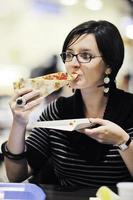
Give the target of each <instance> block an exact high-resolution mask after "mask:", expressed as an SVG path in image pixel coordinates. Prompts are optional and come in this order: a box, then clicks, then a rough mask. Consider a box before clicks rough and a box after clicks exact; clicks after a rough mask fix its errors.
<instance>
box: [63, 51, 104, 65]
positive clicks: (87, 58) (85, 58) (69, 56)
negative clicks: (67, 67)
mask: <svg viewBox="0 0 133 200" xmlns="http://www.w3.org/2000/svg"><path fill="white" fill-rule="evenodd" d="M60 56H61V58H62V60H63V62H71V61H72V60H73V57H74V56H75V57H76V59H77V60H78V62H79V63H89V62H91V60H92V59H94V58H96V57H102V56H100V55H99V56H92V55H90V54H89V53H88V52H83V53H78V54H73V53H70V52H62V53H61V54H60Z"/></svg>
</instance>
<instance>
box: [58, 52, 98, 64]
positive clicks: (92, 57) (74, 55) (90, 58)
mask: <svg viewBox="0 0 133 200" xmlns="http://www.w3.org/2000/svg"><path fill="white" fill-rule="evenodd" d="M63 54H65V55H66V54H67V52H62V53H61V54H60V56H61V58H62V61H63V62H64V63H65V62H71V61H72V60H73V58H74V57H76V59H77V61H78V62H79V63H90V62H91V60H92V59H94V58H97V57H102V56H101V55H99V56H92V55H90V57H89V61H86V62H81V61H79V59H78V55H80V54H82V53H77V54H73V53H69V54H71V55H72V57H71V59H70V60H69V61H66V60H65V59H64V58H63Z"/></svg>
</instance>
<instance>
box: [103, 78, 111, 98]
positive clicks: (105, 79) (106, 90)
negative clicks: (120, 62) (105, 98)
mask: <svg viewBox="0 0 133 200" xmlns="http://www.w3.org/2000/svg"><path fill="white" fill-rule="evenodd" d="M109 83H110V78H109V76H108V74H106V76H105V77H104V94H105V95H107V94H108V93H109Z"/></svg>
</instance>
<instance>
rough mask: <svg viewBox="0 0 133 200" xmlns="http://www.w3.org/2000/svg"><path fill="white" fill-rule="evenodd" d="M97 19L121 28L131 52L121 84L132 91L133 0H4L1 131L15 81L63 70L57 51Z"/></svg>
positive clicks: (0, 7)
mask: <svg viewBox="0 0 133 200" xmlns="http://www.w3.org/2000/svg"><path fill="white" fill-rule="evenodd" d="M93 19H94V20H100V19H103V20H109V21H110V22H112V23H114V24H115V25H116V26H117V27H118V29H119V30H120V32H121V34H122V37H123V40H124V43H125V48H126V52H125V61H124V63H123V66H122V69H121V71H120V73H119V75H118V77H117V80H118V85H119V87H121V88H123V89H125V90H129V91H131V92H133V80H132V79H133V78H132V77H133V66H132V65H133V64H132V63H133V0H111V1H110V0H0V129H1V130H2V131H1V135H2V133H3V132H4V131H5V129H6V128H9V127H10V123H11V113H10V109H9V105H8V101H9V100H10V96H11V95H12V94H13V84H12V83H13V82H14V81H15V80H17V79H18V78H20V77H23V78H27V77H35V76H39V75H42V74H46V73H49V72H54V71H61V70H64V64H63V63H62V62H61V59H60V57H59V56H58V55H59V54H60V52H61V49H62V44H63V42H64V39H65V37H66V35H67V34H68V32H69V31H70V30H71V29H72V28H73V27H75V26H76V25H78V24H79V23H81V22H84V21H87V20H93ZM116 53H117V52H116ZM61 92H64V91H61ZM64 93H65V95H67V91H65V92H64ZM56 96H57V95H55V97H56ZM45 103H47V102H45ZM33 118H36V116H34V117H33ZM1 138H2V136H1Z"/></svg>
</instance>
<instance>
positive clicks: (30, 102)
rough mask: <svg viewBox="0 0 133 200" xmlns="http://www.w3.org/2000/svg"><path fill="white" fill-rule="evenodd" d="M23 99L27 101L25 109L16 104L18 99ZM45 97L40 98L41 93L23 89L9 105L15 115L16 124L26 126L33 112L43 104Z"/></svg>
mask: <svg viewBox="0 0 133 200" xmlns="http://www.w3.org/2000/svg"><path fill="white" fill-rule="evenodd" d="M18 97H23V98H24V99H25V100H26V104H25V105H24V106H23V107H19V106H18V105H17V104H16V99H17V98H18ZM42 99H43V97H40V92H39V91H35V90H32V89H28V88H27V89H21V90H19V91H18V92H17V93H16V94H15V95H14V96H13V97H12V99H11V101H10V103H9V105H10V107H11V110H12V113H13V120H14V122H15V123H18V124H20V125H24V126H26V125H27V123H28V119H29V114H30V113H31V111H32V110H33V109H34V108H35V107H36V106H37V105H38V104H40V103H41V101H42Z"/></svg>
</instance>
